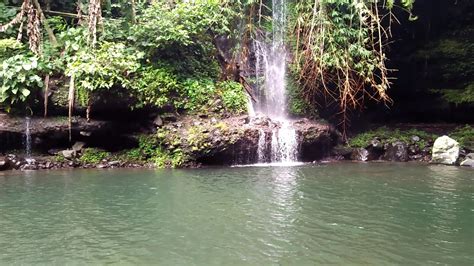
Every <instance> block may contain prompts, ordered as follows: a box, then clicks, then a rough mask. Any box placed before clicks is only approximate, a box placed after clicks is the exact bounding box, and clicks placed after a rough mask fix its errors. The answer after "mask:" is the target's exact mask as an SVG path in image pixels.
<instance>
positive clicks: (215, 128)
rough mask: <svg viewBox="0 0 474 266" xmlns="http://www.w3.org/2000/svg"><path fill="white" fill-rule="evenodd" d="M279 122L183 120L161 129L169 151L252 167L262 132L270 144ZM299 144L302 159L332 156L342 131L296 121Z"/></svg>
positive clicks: (200, 160) (209, 161) (259, 119)
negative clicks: (331, 152)
mask: <svg viewBox="0 0 474 266" xmlns="http://www.w3.org/2000/svg"><path fill="white" fill-rule="evenodd" d="M278 126H279V124H278V122H275V121H271V120H270V119H269V118H268V117H264V116H262V117H256V118H250V117H249V116H247V115H243V116H238V117H230V118H227V119H220V120H216V119H212V118H210V119H209V118H196V117H188V118H182V119H180V120H179V121H178V122H175V123H171V124H167V125H165V126H164V127H162V128H161V132H162V133H163V134H164V135H166V136H165V138H164V140H163V141H162V145H164V148H165V149H166V150H176V149H179V150H180V151H182V152H184V153H185V154H186V155H187V156H188V157H189V158H191V160H192V161H194V162H197V163H201V164H206V165H207V164H215V165H226V164H250V163H256V162H257V159H258V158H257V149H258V141H259V132H262V131H263V132H264V133H265V136H266V137H267V138H268V139H267V142H269V141H270V139H271V136H272V131H273V129H274V128H275V127H278ZM292 127H293V128H295V130H296V134H297V141H298V143H299V158H298V159H299V160H301V161H307V162H310V161H314V160H318V159H321V158H324V157H325V156H328V155H329V154H330V151H331V149H332V148H333V147H334V146H335V145H336V144H337V143H338V142H339V139H340V137H339V134H338V132H337V131H336V130H335V129H334V128H333V127H332V126H330V125H328V124H326V123H323V122H319V121H312V120H308V119H302V120H297V121H293V122H292Z"/></svg>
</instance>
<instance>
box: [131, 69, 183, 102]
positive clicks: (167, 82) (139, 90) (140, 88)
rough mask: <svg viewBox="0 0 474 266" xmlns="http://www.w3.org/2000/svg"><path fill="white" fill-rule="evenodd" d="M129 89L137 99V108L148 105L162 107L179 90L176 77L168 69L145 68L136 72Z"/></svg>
mask: <svg viewBox="0 0 474 266" xmlns="http://www.w3.org/2000/svg"><path fill="white" fill-rule="evenodd" d="M130 89H131V90H132V92H133V93H134V95H135V97H137V98H138V103H137V106H136V107H138V108H140V107H143V106H146V105H150V106H156V107H164V106H165V105H167V104H172V102H171V98H172V97H173V95H175V94H176V93H177V91H178V90H179V83H178V79H177V77H176V76H175V75H174V74H173V73H172V72H170V68H169V67H157V68H153V67H145V68H141V69H140V70H139V71H138V74H137V77H136V78H135V79H134V81H133V82H132V84H131V86H130Z"/></svg>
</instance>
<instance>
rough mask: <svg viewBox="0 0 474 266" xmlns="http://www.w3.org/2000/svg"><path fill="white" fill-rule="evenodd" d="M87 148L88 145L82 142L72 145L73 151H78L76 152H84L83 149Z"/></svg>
mask: <svg viewBox="0 0 474 266" xmlns="http://www.w3.org/2000/svg"><path fill="white" fill-rule="evenodd" d="M85 146H86V143H85V142H82V141H76V143H74V145H72V150H74V151H76V152H80V151H82V149H83V148H84V147H85Z"/></svg>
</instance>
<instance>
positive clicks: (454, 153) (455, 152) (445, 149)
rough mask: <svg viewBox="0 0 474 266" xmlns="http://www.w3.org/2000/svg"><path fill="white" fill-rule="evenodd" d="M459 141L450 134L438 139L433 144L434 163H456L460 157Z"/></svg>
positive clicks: (432, 160)
mask: <svg viewBox="0 0 474 266" xmlns="http://www.w3.org/2000/svg"><path fill="white" fill-rule="evenodd" d="M459 152H460V147H459V143H458V142H457V141H455V140H454V139H452V138H450V137H448V136H442V137H439V138H437V139H436V141H435V143H434V145H433V152H432V159H431V162H432V163H438V164H446V165H454V164H456V162H457V161H458V158H459Z"/></svg>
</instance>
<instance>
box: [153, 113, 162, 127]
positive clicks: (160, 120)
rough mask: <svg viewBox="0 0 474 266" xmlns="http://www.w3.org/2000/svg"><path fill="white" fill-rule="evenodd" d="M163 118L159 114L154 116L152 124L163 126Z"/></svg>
mask: <svg viewBox="0 0 474 266" xmlns="http://www.w3.org/2000/svg"><path fill="white" fill-rule="evenodd" d="M163 124H164V123H163V119H161V116H159V115H158V116H156V117H155V119H154V120H153V125H154V126H156V127H161V126H163Z"/></svg>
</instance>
